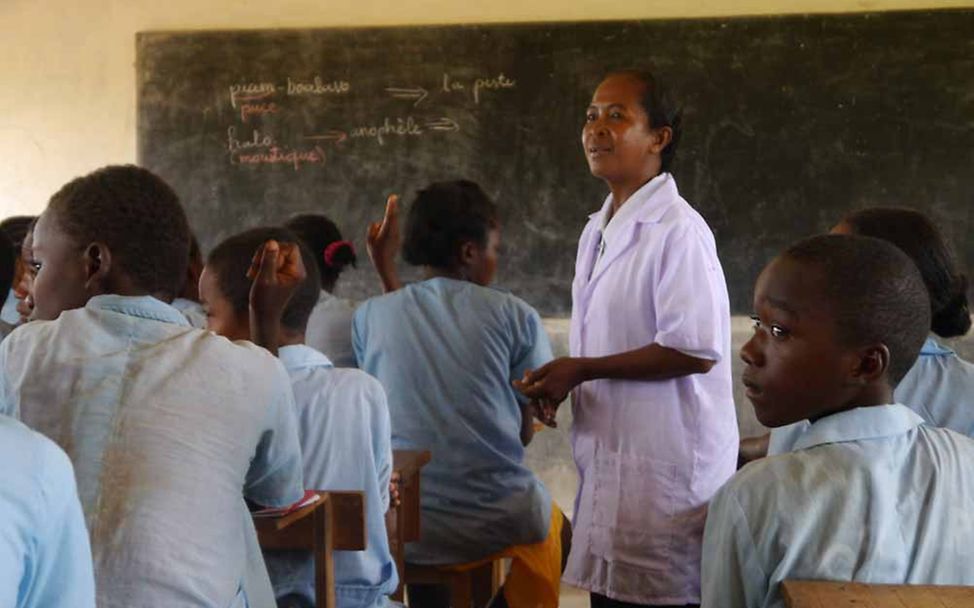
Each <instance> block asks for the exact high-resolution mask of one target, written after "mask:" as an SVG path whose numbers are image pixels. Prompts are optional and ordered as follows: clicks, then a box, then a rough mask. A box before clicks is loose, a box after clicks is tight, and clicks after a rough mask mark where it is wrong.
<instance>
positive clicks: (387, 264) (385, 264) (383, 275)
mask: <svg viewBox="0 0 974 608" xmlns="http://www.w3.org/2000/svg"><path fill="white" fill-rule="evenodd" d="M401 240H402V239H401V237H400V235H399V197H398V196H397V195H395V194H390V195H389V198H388V199H386V213H385V216H383V218H382V221H381V222H372V223H371V224H369V228H368V231H367V232H366V234H365V242H366V245H367V249H368V251H369V259H371V260H372V266H374V267H375V271H376V272H377V273H378V275H379V279H381V280H382V288H383V289H384V290H385V292H386V293H389V292H392V291H396V290H397V289H399V288H401V287H402V281H400V280H399V274H398V273H397V272H396V254H397V253H399V244H400V241H401Z"/></svg>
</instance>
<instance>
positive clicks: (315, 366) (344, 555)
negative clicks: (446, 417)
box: [264, 345, 399, 608]
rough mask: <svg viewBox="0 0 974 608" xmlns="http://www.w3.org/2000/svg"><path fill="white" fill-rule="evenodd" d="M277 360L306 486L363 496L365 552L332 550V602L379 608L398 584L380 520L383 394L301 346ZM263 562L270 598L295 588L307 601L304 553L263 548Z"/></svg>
mask: <svg viewBox="0 0 974 608" xmlns="http://www.w3.org/2000/svg"><path fill="white" fill-rule="evenodd" d="M278 357H280V359H281V362H282V363H283V364H284V367H285V368H286V369H287V372H288V374H289V375H290V376H291V387H292V388H293V389H294V403H295V406H296V410H295V411H296V414H297V419H298V433H299V435H300V437H301V448H302V450H303V454H304V482H305V484H306V485H307V486H308V488H311V489H315V490H353V491H355V490H358V491H363V492H364V493H365V521H366V528H367V530H366V533H367V544H366V549H365V550H364V551H336V552H335V599H336V600H337V603H338V606H339V608H371V607H373V606H383V605H385V598H386V596H388V595H390V594H392V593H393V592H394V591H395V590H396V586H397V584H398V582H399V579H398V577H397V576H396V564H395V561H394V560H393V558H392V554H391V553H390V551H389V538H388V535H387V534H386V525H385V513H386V511H387V510H388V508H389V479H390V477H391V476H392V444H391V436H390V430H389V407H388V405H387V404H386V395H385V392H384V391H383V390H382V386H381V385H380V384H379V382H378V381H377V380H376V379H375V378H373V377H371V376H369V375H368V374H366V373H365V372H362V371H359V370H357V369H339V368H336V367H334V366H333V365H332V364H331V361H329V360H328V357H326V356H325V355H323V354H321V353H319V352H318V351H316V350H315V349H313V348H310V347H308V346H304V345H300V346H284V347H282V348H281V349H280V350H279V352H278ZM264 559H265V561H266V562H267V568H268V570H269V571H270V574H271V580H272V581H273V583H274V594H275V595H276V596H277V597H281V596H284V595H288V594H292V593H295V594H299V595H302V596H304V597H305V598H307V600H308V602H309V603H311V604H313V603H314V597H315V595H314V589H315V584H314V561H313V559H312V557H311V555H310V554H303V553H296V552H280V551H278V552H267V553H265V555H264Z"/></svg>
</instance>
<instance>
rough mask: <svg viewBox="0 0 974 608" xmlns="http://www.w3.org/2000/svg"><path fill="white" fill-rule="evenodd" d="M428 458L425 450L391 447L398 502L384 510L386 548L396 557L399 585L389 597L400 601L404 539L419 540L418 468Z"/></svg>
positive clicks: (428, 459) (401, 594)
mask: <svg viewBox="0 0 974 608" xmlns="http://www.w3.org/2000/svg"><path fill="white" fill-rule="evenodd" d="M429 461H430V453H429V451H428V450H416V451H414V450H393V452H392V471H393V473H396V474H398V476H399V500H400V502H401V504H400V505H399V506H398V507H395V508H392V509H390V510H389V512H388V513H387V514H386V530H387V532H388V534H389V550H390V552H391V553H392V557H393V559H395V560H396V570H397V571H398V572H399V587H398V588H397V589H396V592H395V593H394V594H393V595H392V599H394V600H396V601H399V602H401V601H402V599H403V586H404V585H405V579H406V574H405V573H406V562H405V554H406V553H405V552H406V543H410V542H415V541H417V540H419V534H420V488H419V480H420V472H421V471H422V469H423V467H424V466H426V465H427V463H429Z"/></svg>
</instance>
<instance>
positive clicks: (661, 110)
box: [606, 68, 683, 171]
mask: <svg viewBox="0 0 974 608" xmlns="http://www.w3.org/2000/svg"><path fill="white" fill-rule="evenodd" d="M609 76H629V77H630V78H634V79H635V80H638V81H639V82H641V83H642V85H643V87H644V89H643V98H642V106H643V110H645V111H646V116H647V117H649V126H650V128H651V129H659V128H661V127H669V128H670V130H671V131H673V137H672V138H671V139H670V143H669V144H667V146H666V147H665V148H663V153H662V155H661V156H662V166H661V169H662V170H663V171H669V170H670V169H671V168H672V167H673V161H674V160H675V159H676V149H677V147H678V146H679V144H680V137H681V136H682V135H683V109H682V108H681V107H679V106H678V105H677V104H676V103H675V102H674V101H673V99H672V97H671V96H670V91H669V90H668V88H667V87H666V86H664V84H663V83H662V82H661V80H660V79H659V77H657V76H656V75H655V74H653V72H651V71H650V70H648V69H646V68H624V69H620V70H612V71H611V72H609V73H608V74H606V77H609Z"/></svg>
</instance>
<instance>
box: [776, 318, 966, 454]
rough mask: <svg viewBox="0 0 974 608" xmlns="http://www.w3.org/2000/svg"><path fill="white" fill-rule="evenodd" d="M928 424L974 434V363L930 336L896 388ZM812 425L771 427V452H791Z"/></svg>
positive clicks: (895, 396) (902, 400)
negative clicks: (965, 359)
mask: <svg viewBox="0 0 974 608" xmlns="http://www.w3.org/2000/svg"><path fill="white" fill-rule="evenodd" d="M893 399H894V400H895V401H896V402H897V403H902V404H904V405H905V406H907V407H908V408H910V409H911V410H913V411H914V412H916V413H917V414H919V415H920V417H921V418H923V420H924V421H925V422H927V423H928V424H932V425H933V426H939V427H943V428H945V429H950V430H952V431H956V432H958V433H961V434H962V435H967V436H968V437H974V365H972V364H971V363H969V362H967V361H964V360H963V359H961V358H960V357H958V356H957V353H955V352H954V351H952V350H950V349H949V348H945V347H944V346H941V345H940V344H939V343H937V341H936V340H934V339H933V338H932V337H929V338H927V340H926V342H924V343H923V348H921V349H920V356H919V357H917V360H916V363H914V364H913V367H911V368H910V371H908V372H907V373H906V375H905V376H903V379H902V380H901V381H900V383H899V384H898V385H897V387H896V390H895V391H894V392H893ZM808 427H809V423H808V421H807V420H802V421H801V422H795V423H793V424H789V425H787V426H782V427H778V428H776V429H771V439H770V440H769V442H768V454H769V455H774V454H784V453H785V452H790V451H791V450H792V449H793V447H794V445H795V442H797V441H798V438H799V437H801V435H802V433H804V432H805V431H806V430H807V429H808Z"/></svg>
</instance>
